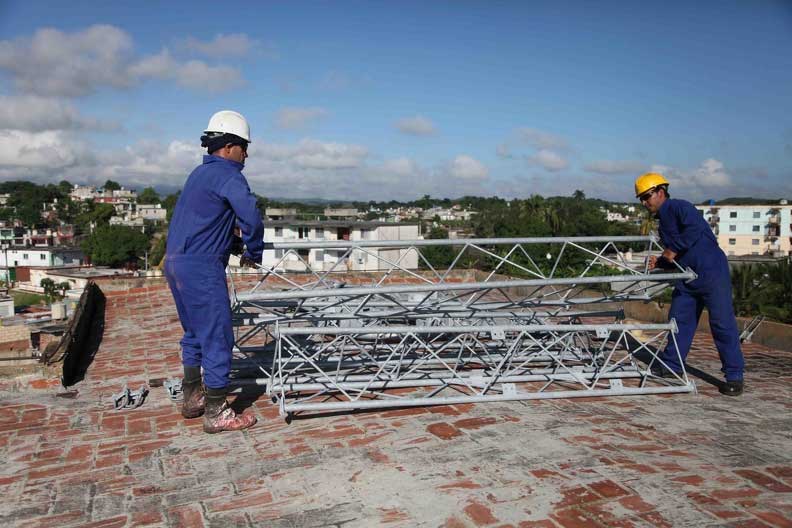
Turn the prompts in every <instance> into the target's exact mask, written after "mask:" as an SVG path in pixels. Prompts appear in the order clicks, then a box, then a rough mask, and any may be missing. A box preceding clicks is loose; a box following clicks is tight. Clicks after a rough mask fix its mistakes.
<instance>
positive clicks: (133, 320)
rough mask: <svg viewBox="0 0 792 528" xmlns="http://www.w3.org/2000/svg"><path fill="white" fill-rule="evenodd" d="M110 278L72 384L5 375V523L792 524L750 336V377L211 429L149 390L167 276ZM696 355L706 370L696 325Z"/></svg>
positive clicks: (0, 427)
mask: <svg viewBox="0 0 792 528" xmlns="http://www.w3.org/2000/svg"><path fill="white" fill-rule="evenodd" d="M148 284H150V285H149V286H148V287H143V288H131V289H129V288H127V289H120V290H118V291H111V290H112V288H110V289H105V288H106V287H105V286H102V287H103V289H105V293H106V294H107V313H106V326H105V332H104V339H103V341H102V345H101V348H100V349H99V352H98V354H97V356H96V358H95V360H94V362H93V364H92V365H91V367H90V369H89V371H88V375H87V377H86V379H85V380H84V381H82V382H80V383H79V384H78V385H76V386H75V387H74V388H76V389H77V390H78V391H79V394H78V395H77V397H75V398H73V399H67V398H62V397H57V396H56V394H58V393H61V392H63V388H62V387H60V385H59V383H58V380H56V379H46V378H42V377H41V376H40V375H39V376H36V375H28V376H25V377H21V378H17V379H15V380H2V381H0V460H2V461H3V463H2V464H1V465H0V494H2V496H3V497H4V498H5V500H3V501H2V503H0V526H24V527H36V526H58V527H72V526H85V527H88V526H92V527H100V526H101V527H113V526H118V527H121V526H190V527H192V526H218V527H229V526H275V527H310V526H344V527H356V526H361V527H362V526H446V527H454V528H456V527H465V526H514V527H517V526H520V527H530V526H546V527H557V526H563V527H574V526H740V527H750V526H757V527H763V526H773V527H790V526H792V398H790V395H791V394H790V392H791V391H790V388H792V354H790V353H787V352H780V351H777V350H771V349H768V348H765V347H762V346H759V345H746V346H745V348H744V351H745V354H746V361H747V373H746V386H747V391H746V393H745V394H744V395H743V396H742V397H740V398H728V397H724V396H721V395H720V394H719V393H718V392H717V389H716V388H715V387H714V386H712V385H710V384H708V383H706V382H704V381H701V380H698V379H697V380H696V383H697V385H698V388H699V393H698V394H682V395H670V396H643V397H620V398H610V399H605V398H590V399H585V400H583V399H577V400H574V399H573V400H545V401H530V402H507V403H486V404H477V405H454V406H442V407H427V408H411V409H404V410H391V411H380V412H366V413H353V414H349V413H347V414H344V413H339V414H333V415H332V416H329V417H328V416H326V417H321V418H312V419H298V420H295V421H293V422H292V423H291V424H290V425H287V424H286V423H285V421H284V420H283V419H282V418H280V417H279V416H278V413H277V408H276V407H275V406H274V405H273V404H272V403H271V402H270V400H269V399H268V398H267V397H266V396H265V395H263V396H261V397H260V398H258V399H257V400H256V401H254V402H252V407H253V409H252V410H253V411H254V412H255V414H256V415H257V416H258V418H259V423H258V424H257V425H256V426H255V427H254V428H253V429H250V430H248V431H245V432H234V433H223V434H220V435H207V434H204V433H203V432H202V430H201V420H200V419H197V420H184V419H183V418H182V417H181V415H180V414H179V410H178V407H177V404H175V403H173V402H171V401H170V400H169V399H168V398H167V396H166V394H165V390H164V389H163V388H161V387H160V388H152V389H151V394H150V395H149V398H148V400H147V401H146V402H145V404H144V405H143V406H142V407H140V408H138V409H135V410H125V411H115V410H113V407H112V403H111V402H110V396H111V394H113V393H116V392H119V391H120V390H121V388H122V387H123V386H124V384H128V386H129V387H130V388H131V389H136V388H137V387H139V386H140V385H141V384H143V383H146V382H147V381H148V380H149V379H151V378H165V377H172V376H180V375H181V365H180V360H179V355H178V339H179V338H180V336H181V331H180V327H179V323H178V319H177V317H176V312H175V309H174V307H173V304H172V300H171V298H170V294H169V292H168V290H167V289H166V288H165V287H164V286H163V285H162V284H161V283H157V282H151V283H148ZM690 360H691V361H690V363H691V365H692V366H694V367H696V368H699V369H701V370H704V371H706V372H709V373H712V374H713V375H717V376H718V377H720V372H719V367H720V364H719V362H718V360H717V354H716V352H715V351H714V347H713V344H712V340H711V338H710V337H709V336H708V335H704V334H702V333H699V334H698V335H697V336H696V340H695V343H694V350H693V351H692V352H691V357H690Z"/></svg>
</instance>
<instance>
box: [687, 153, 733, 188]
mask: <svg viewBox="0 0 792 528" xmlns="http://www.w3.org/2000/svg"><path fill="white" fill-rule="evenodd" d="M694 181H695V182H696V184H697V185H701V186H703V187H704V186H706V187H713V186H714V187H721V186H724V185H728V184H730V183H731V177H730V176H729V175H728V174H727V173H726V171H725V169H724V167H723V163H721V162H720V161H718V160H716V159H712V158H710V159H707V160H704V162H703V163H702V164H701V166H700V167H699V168H698V169H696V172H695V176H694Z"/></svg>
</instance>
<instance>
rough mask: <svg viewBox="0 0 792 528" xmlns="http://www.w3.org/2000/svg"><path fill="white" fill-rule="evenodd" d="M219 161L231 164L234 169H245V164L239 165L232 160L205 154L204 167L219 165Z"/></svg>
mask: <svg viewBox="0 0 792 528" xmlns="http://www.w3.org/2000/svg"><path fill="white" fill-rule="evenodd" d="M219 161H221V162H223V163H230V164H231V165H233V166H234V167H236V168H237V169H239V170H242V169H243V168H244V167H245V165H244V164H242V163H239V162H238V161H234V160H230V159H227V158H222V157H220V156H215V155H214V154H204V157H203V164H204V165H206V164H207V163H217V162H219Z"/></svg>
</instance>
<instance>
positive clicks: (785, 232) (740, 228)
mask: <svg viewBox="0 0 792 528" xmlns="http://www.w3.org/2000/svg"><path fill="white" fill-rule="evenodd" d="M696 209H698V210H699V211H700V212H701V214H702V216H704V219H705V220H707V222H708V223H709V225H710V227H711V228H712V232H713V233H714V234H715V236H716V237H717V238H718V245H719V246H720V247H721V249H723V251H725V252H726V254H727V255H734V256H737V255H771V256H784V255H792V206H790V205H788V204H787V203H786V201H785V200H782V201H781V203H780V204H763V205H697V206H696Z"/></svg>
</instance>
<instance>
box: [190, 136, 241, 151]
mask: <svg viewBox="0 0 792 528" xmlns="http://www.w3.org/2000/svg"><path fill="white" fill-rule="evenodd" d="M215 134H216V133H215ZM229 143H230V144H232V145H240V146H243V147H244V146H247V141H245V140H244V139H242V138H241V137H239V136H237V135H236V134H219V135H211V133H209V134H206V135H203V136H201V146H202V147H206V150H207V152H209V154H211V153H212V152H214V151H215V150H218V149H221V148H223V147H225V146H226V145H228V144H229Z"/></svg>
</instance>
